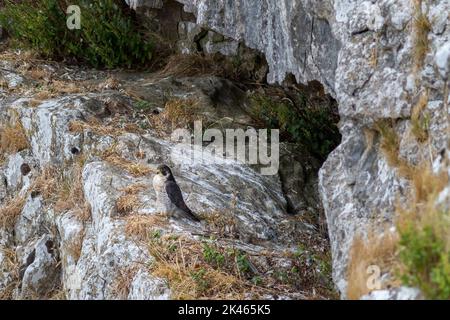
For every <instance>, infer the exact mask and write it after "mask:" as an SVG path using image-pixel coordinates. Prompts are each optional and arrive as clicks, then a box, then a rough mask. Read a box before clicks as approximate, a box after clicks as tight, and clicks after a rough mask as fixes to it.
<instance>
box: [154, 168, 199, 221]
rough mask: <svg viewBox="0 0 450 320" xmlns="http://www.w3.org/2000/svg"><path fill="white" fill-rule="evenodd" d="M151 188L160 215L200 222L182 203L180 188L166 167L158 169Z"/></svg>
mask: <svg viewBox="0 0 450 320" xmlns="http://www.w3.org/2000/svg"><path fill="white" fill-rule="evenodd" d="M153 188H154V189H155V191H156V198H157V202H158V204H159V206H160V208H161V211H162V213H165V214H168V215H170V216H174V217H184V218H188V219H190V220H192V221H195V222H200V219H199V218H197V216H196V215H195V214H194V213H193V212H192V211H191V210H190V209H189V208H188V207H187V205H186V203H184V200H183V195H182V194H181V190H180V187H179V186H178V184H177V182H176V181H175V178H174V177H173V174H172V171H171V170H170V168H169V167H168V166H166V165H161V166H159V167H158V169H157V174H156V176H155V177H154V178H153Z"/></svg>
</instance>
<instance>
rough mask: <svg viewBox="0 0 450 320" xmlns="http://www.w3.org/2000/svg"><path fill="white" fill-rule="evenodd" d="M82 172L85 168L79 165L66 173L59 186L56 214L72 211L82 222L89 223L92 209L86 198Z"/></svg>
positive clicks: (75, 165)
mask: <svg viewBox="0 0 450 320" xmlns="http://www.w3.org/2000/svg"><path fill="white" fill-rule="evenodd" d="M82 172H83V167H82V166H81V165H80V164H78V163H75V164H74V165H73V166H72V167H71V168H70V169H69V170H68V171H67V172H65V177H63V178H62V180H60V181H59V184H58V193H57V198H56V202H55V205H54V209H55V210H56V212H67V211H69V210H70V211H72V212H74V214H75V215H76V216H77V217H78V218H79V219H80V221H87V220H90V217H91V210H90V209H91V208H90V206H89V204H87V203H86V201H85V198H84V190H83V179H82Z"/></svg>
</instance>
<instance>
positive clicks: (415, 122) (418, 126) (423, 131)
mask: <svg viewBox="0 0 450 320" xmlns="http://www.w3.org/2000/svg"><path fill="white" fill-rule="evenodd" d="M428 98H429V94H428V90H425V91H424V92H423V93H422V94H421V95H420V98H419V100H418V101H417V103H416V104H415V106H414V107H413V108H412V112H411V133H412V134H413V135H414V137H415V138H416V140H417V141H418V142H419V143H424V142H426V141H427V140H428V138H429V136H428V126H429V125H428V120H429V119H428V115H426V114H424V111H425V109H426V108H427V105H428Z"/></svg>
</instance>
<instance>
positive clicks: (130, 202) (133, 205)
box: [116, 194, 142, 215]
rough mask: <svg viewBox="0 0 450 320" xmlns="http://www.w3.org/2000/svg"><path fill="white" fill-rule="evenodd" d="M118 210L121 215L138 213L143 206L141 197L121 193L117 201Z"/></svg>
mask: <svg viewBox="0 0 450 320" xmlns="http://www.w3.org/2000/svg"><path fill="white" fill-rule="evenodd" d="M116 207H117V212H118V213H120V214H121V215H127V214H131V213H136V211H137V210H139V209H140V208H141V207H142V203H141V202H140V200H139V197H138V196H137V195H135V194H129V195H127V194H124V195H121V196H120V197H119V198H118V199H117V201H116Z"/></svg>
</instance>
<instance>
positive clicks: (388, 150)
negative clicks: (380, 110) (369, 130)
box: [375, 120, 414, 179]
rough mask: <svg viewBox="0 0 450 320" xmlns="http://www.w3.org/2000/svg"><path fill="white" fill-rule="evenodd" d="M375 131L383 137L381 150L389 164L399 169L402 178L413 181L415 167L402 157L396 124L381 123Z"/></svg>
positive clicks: (376, 126)
mask: <svg viewBox="0 0 450 320" xmlns="http://www.w3.org/2000/svg"><path fill="white" fill-rule="evenodd" d="M375 130H376V131H377V132H378V133H379V134H380V136H381V143H380V148H381V151H382V152H383V154H384V156H385V157H386V160H387V163H388V164H389V165H390V166H391V167H394V168H396V169H397V171H398V173H399V174H400V176H402V177H404V178H406V179H411V177H412V176H413V175H414V167H413V166H412V165H411V164H409V163H408V161H407V160H405V159H403V158H401V157H400V140H399V137H398V135H397V132H396V131H395V128H394V123H392V122H390V121H389V120H388V121H379V122H378V123H377V124H376V125H375Z"/></svg>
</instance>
